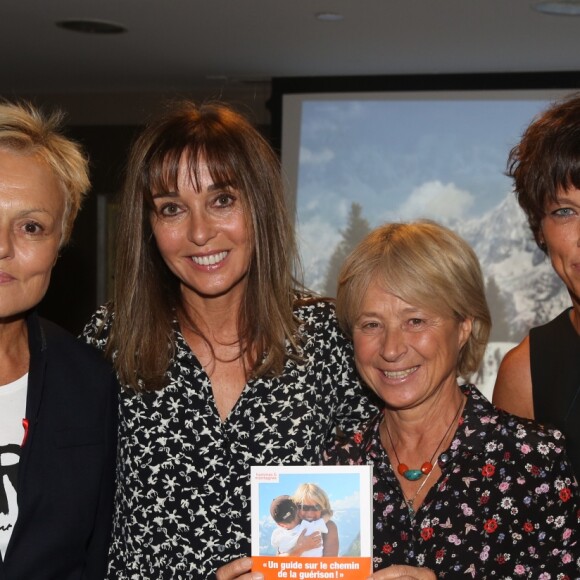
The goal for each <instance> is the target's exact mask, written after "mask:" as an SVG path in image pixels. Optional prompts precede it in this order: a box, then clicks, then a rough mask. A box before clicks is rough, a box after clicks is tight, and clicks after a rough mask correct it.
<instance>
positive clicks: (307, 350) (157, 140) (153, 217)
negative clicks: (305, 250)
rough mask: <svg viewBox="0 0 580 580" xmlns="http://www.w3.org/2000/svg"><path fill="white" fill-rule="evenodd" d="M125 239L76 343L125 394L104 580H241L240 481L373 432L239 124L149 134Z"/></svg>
mask: <svg viewBox="0 0 580 580" xmlns="http://www.w3.org/2000/svg"><path fill="white" fill-rule="evenodd" d="M119 223H120V228H119V233H118V241H117V248H118V249H119V256H118V260H117V266H116V277H115V292H114V303H113V304H111V305H108V306H106V307H105V308H103V309H101V310H100V311H99V312H98V313H97V314H96V315H95V317H94V318H93V320H92V321H91V322H90V323H89V325H88V326H87V328H86V330H85V334H86V338H87V340H89V342H92V343H93V344H96V345H97V346H99V347H100V348H103V349H105V351H106V353H107V355H108V356H109V357H110V358H111V359H112V360H113V362H114V364H115V367H116V369H117V373H118V375H119V378H120V380H121V383H122V385H123V386H124V387H125V389H124V392H123V394H122V396H121V402H120V428H119V434H120V435H119V463H118V477H117V481H118V491H117V496H116V514H115V519H114V523H113V540H112V546H111V550H110V562H109V572H108V574H109V578H114V579H115V580H123V579H128V578H135V577H139V578H156V579H157V578H172V579H173V578H175V579H177V578H214V577H215V574H216V568H218V567H220V566H221V565H222V564H226V563H229V562H230V561H231V560H236V561H235V562H233V564H231V565H230V566H229V567H228V568H225V570H222V571H221V572H219V573H218V577H220V578H228V577H236V576H237V575H238V574H244V573H246V572H248V570H249V569H250V567H251V560H250V559H249V558H243V559H241V558H242V557H243V556H246V555H247V554H249V552H250V465H256V464H257V465H274V464H276V465H279V464H317V463H319V462H320V460H321V456H322V450H323V448H324V446H325V445H327V444H328V443H330V442H331V441H332V439H333V437H334V431H335V429H336V428H337V427H340V428H341V429H345V430H346V431H352V430H353V429H354V428H355V427H356V426H357V425H358V424H359V423H360V422H361V421H363V420H365V419H366V418H367V417H368V416H369V413H370V409H369V403H368V400H367V398H366V397H365V395H364V393H363V389H362V386H361V385H360V383H359V382H358V380H357V379H356V373H355V372H354V367H353V365H352V357H351V352H352V351H351V347H350V344H349V342H348V341H347V340H346V338H345V337H344V336H343V335H342V333H340V331H339V328H338V323H337V321H336V318H335V315H334V308H333V306H332V305H331V304H329V303H328V302H324V301H320V300H315V299H311V298H309V297H308V296H306V295H305V294H304V292H303V291H302V289H301V286H300V284H298V283H297V282H296V281H295V279H294V276H293V274H294V270H295V266H296V249H295V240H294V232H293V229H292V225H291V221H290V218H289V215H288V211H287V208H286V203H285V200H284V195H283V191H282V179H281V172H280V163H279V160H278V158H277V157H276V155H275V154H274V152H273V151H272V149H271V148H270V147H269V145H268V144H267V143H266V141H265V140H264V138H263V137H262V136H261V135H260V134H259V132H258V131H257V130H256V129H255V128H254V127H252V125H251V124H250V123H249V122H248V121H247V120H246V119H244V117H242V116H241V115H239V114H238V113H236V112H235V111H233V110H232V109H231V108H229V107H227V106H225V105H221V104H206V105H202V106H196V105H195V104H193V103H188V102H185V103H177V104H172V105H171V107H170V108H168V110H167V111H166V112H165V113H164V114H163V115H162V116H161V117H160V118H159V119H157V120H155V121H153V122H152V123H151V124H150V125H148V126H147V127H146V128H145V130H144V131H143V133H142V134H141V136H140V137H139V138H138V140H137V141H136V143H135V145H134V147H133V150H132V152H131V156H130V159H129V164H128V170H127V179H126V183H125V187H124V190H123V193H122V196H121V200H120V216H119ZM339 394H340V396H339ZM248 577H251V576H248Z"/></svg>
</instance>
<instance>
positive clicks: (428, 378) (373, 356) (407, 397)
mask: <svg viewBox="0 0 580 580" xmlns="http://www.w3.org/2000/svg"><path fill="white" fill-rule="evenodd" d="M470 332H471V321H470V320H469V319H467V320H464V321H458V320H456V319H455V318H453V317H451V316H449V317H445V316H440V315H436V314H434V313H432V312H428V311H426V310H424V309H421V308H418V307H415V306H413V305H411V304H408V303H407V302H405V301H403V300H401V299H400V298H398V297H396V296H394V295H393V294H390V293H388V292H386V291H385V290H383V289H382V288H381V287H380V286H379V285H378V284H377V283H376V282H373V283H371V284H370V286H369V288H368V290H367V291H366V293H365V295H364V298H363V301H362V304H361V308H360V314H359V316H358V317H357V319H356V321H355V325H354V329H353V342H354V351H355V362H356V366H357V369H358V370H359V373H360V374H361V377H362V378H363V380H364V381H365V382H366V383H367V385H368V386H369V387H370V388H371V389H372V390H373V391H374V392H375V393H376V394H377V395H378V396H379V397H380V398H381V399H382V400H383V401H384V402H385V403H386V404H387V405H388V406H389V407H391V408H393V409H410V408H415V407H419V406H420V405H422V404H423V403H425V402H426V401H428V400H429V399H431V398H432V397H433V396H437V394H444V393H452V392H454V391H455V390H456V385H457V378H456V369H457V361H458V357H459V352H460V350H461V348H462V346H463V345H464V344H465V342H466V341H467V339H468V337H469V334H470Z"/></svg>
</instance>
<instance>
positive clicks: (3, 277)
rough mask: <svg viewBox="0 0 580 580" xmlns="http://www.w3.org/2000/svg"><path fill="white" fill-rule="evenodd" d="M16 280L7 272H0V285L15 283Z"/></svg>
mask: <svg viewBox="0 0 580 580" xmlns="http://www.w3.org/2000/svg"><path fill="white" fill-rule="evenodd" d="M14 280H15V278H14V276H11V275H10V274H7V273H6V272H0V284H5V283H6V282H13V281H14Z"/></svg>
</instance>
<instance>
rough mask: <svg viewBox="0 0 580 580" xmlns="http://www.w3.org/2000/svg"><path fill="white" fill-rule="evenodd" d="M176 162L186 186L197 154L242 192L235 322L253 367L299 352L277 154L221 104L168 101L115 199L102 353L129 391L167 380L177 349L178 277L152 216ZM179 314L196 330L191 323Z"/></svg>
mask: <svg viewBox="0 0 580 580" xmlns="http://www.w3.org/2000/svg"><path fill="white" fill-rule="evenodd" d="M183 159H186V160H187V163H188V165H189V171H190V176H191V180H192V183H193V184H194V185H196V186H198V185H199V178H200V161H203V163H204V164H205V165H206V167H207V170H208V171H209V174H210V176H211V179H212V180H213V181H214V183H227V184H229V185H230V186H231V187H233V188H234V189H236V190H238V191H239V192H240V193H241V200H242V204H243V208H244V212H245V215H246V222H247V224H248V229H249V232H250V235H251V236H252V256H251V261H250V265H249V271H248V276H247V280H248V282H247V286H246V290H245V295H244V298H243V303H242V305H241V308H240V312H239V314H238V329H239V342H240V345H241V347H242V348H243V351H244V352H245V353H246V354H247V355H248V356H250V357H253V358H254V359H255V360H252V358H251V359H250V360H251V361H252V367H253V368H252V369H251V374H252V375H254V376H263V375H269V374H277V373H280V372H281V371H282V368H283V365H284V362H285V360H286V358H287V357H288V356H292V357H293V356H297V354H296V353H298V351H299V349H298V345H297V343H296V340H297V339H296V331H297V325H298V323H297V321H296V320H295V319H294V316H293V309H292V307H293V300H294V294H295V289H296V288H297V286H298V285H297V283H296V281H295V279H294V272H295V267H296V265H297V252H296V243H295V238H294V230H293V226H292V224H291V221H290V218H289V215H288V210H287V207H286V202H285V199H284V193H283V185H282V176H281V168H280V162H279V159H278V157H277V156H276V154H275V153H274V152H273V150H272V149H271V147H270V146H269V145H268V143H267V142H266V141H265V139H264V138H263V137H262V136H261V135H260V133H259V132H258V131H257V130H256V129H255V128H254V127H253V126H252V125H251V124H250V123H249V122H248V121H247V120H246V119H245V118H244V117H242V116H241V115H239V114H238V113H236V112H234V111H233V110H232V109H230V108H229V107H227V106H225V105H223V104H219V103H208V104H204V105H201V106H196V105H195V104H193V103H191V102H187V101H184V102H179V103H173V104H171V106H170V107H168V109H167V111H166V113H165V114H163V115H162V116H161V117H160V118H159V119H157V120H156V121H154V122H152V123H151V124H150V125H148V126H147V127H146V128H145V130H144V131H143V133H142V134H141V135H140V137H139V138H138V139H137V141H136V142H135V144H134V146H133V148H132V151H131V154H130V157H129V162H128V167H127V175H126V181H125V185H124V188H123V191H122V196H121V201H120V211H119V228H118V235H117V248H118V256H117V261H116V267H115V272H116V273H115V289H114V320H113V322H112V331H111V336H110V341H109V343H108V348H107V353H108V355H109V356H110V357H111V358H112V359H113V360H114V363H115V366H116V369H117V371H118V373H119V376H120V378H121V380H122V382H123V383H124V384H126V385H127V386H129V387H130V388H132V389H134V390H137V391H142V390H149V391H150V390H158V389H160V388H163V386H164V385H165V383H166V378H165V374H166V371H167V369H168V367H169V364H170V361H171V359H172V357H173V355H174V348H175V346H174V343H173V321H174V320H175V318H176V314H178V313H179V314H181V315H182V316H186V314H185V312H184V311H183V308H182V300H181V294H180V289H179V281H178V279H177V278H176V277H175V276H174V274H172V273H171V272H170V270H169V268H168V267H167V266H166V264H165V263H164V261H163V259H162V258H161V255H160V253H159V251H158V249H157V245H156V243H155V238H154V236H153V231H152V227H151V222H150V217H151V213H152V212H153V211H154V203H153V197H152V196H153V194H154V193H155V192H158V191H176V190H177V182H178V172H179V168H180V162H181V161H182V160H183ZM187 320H188V323H189V324H190V325H191V327H192V329H193V330H194V332H197V333H198V334H199V335H200V336H202V337H203V334H202V333H201V331H200V330H199V326H198V325H197V324H196V321H195V320H192V319H191V316H189V317H187ZM286 341H288V344H289V347H288V346H287V345H286Z"/></svg>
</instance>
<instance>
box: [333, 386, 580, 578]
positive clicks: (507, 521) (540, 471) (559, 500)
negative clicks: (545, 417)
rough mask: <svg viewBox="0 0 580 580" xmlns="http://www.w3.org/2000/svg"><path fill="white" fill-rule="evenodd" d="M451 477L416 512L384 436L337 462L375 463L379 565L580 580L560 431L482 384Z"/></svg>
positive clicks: (443, 573) (338, 454)
mask: <svg viewBox="0 0 580 580" xmlns="http://www.w3.org/2000/svg"><path fill="white" fill-rule="evenodd" d="M462 389H463V390H464V392H465V394H466V395H467V403H466V406H465V409H464V412H463V416H462V417H461V419H460V420H459V427H458V429H457V432H456V434H455V437H454V439H453V441H452V443H451V445H450V447H449V449H447V450H446V451H445V452H444V453H442V454H441V455H440V466H441V469H442V472H443V473H442V475H441V477H440V479H439V481H438V482H437V483H436V485H434V486H433V487H432V488H431V489H430V490H429V493H428V494H427V497H426V498H425V501H424V502H423V504H422V505H421V506H420V507H419V508H418V510H417V513H416V514H415V516H414V517H412V515H411V513H410V511H409V509H408V507H407V505H406V503H405V500H404V498H403V495H402V492H401V488H400V487H399V484H398V481H397V478H396V476H395V474H394V472H393V468H392V467H391V463H390V461H389V458H388V456H387V454H386V452H385V451H384V449H383V447H382V445H381V443H380V437H379V425H380V423H381V419H382V413H380V414H379V415H378V416H377V417H376V418H375V419H373V420H372V421H371V423H370V424H369V425H368V427H367V428H366V429H365V430H364V432H361V433H356V434H355V436H354V438H353V439H352V440H351V441H350V442H348V443H347V444H343V445H336V446H335V447H334V448H332V449H331V450H330V451H329V452H328V453H326V454H325V460H326V462H327V463H340V464H345V465H346V464H372V465H373V466H374V467H373V498H374V518H373V521H374V541H373V543H374V560H373V562H374V568H375V570H378V569H381V568H385V567H387V566H389V565H392V564H407V565H410V566H418V567H422V566H424V567H427V568H431V569H432V570H434V571H435V572H436V573H437V575H438V577H439V578H504V579H507V578H513V579H518V578H533V579H534V580H538V579H542V580H547V579H556V578H557V579H560V580H563V579H565V578H566V579H572V578H576V579H578V578H580V501H579V495H578V486H577V484H576V481H575V479H574V476H573V475H572V470H571V467H570V464H569V462H568V460H567V458H566V456H565V451H564V441H563V436H562V435H561V433H560V432H559V431H543V430H541V429H540V428H539V426H538V425H537V424H535V423H534V422H532V421H529V420H527V419H521V418H519V417H516V416H514V415H510V414H508V413H505V412H503V411H500V410H498V409H496V408H495V407H493V406H492V405H491V403H489V402H488V401H487V400H486V399H485V398H484V397H483V395H481V393H480V392H479V391H478V390H477V389H476V388H475V387H474V386H472V385H468V386H464V387H462Z"/></svg>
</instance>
